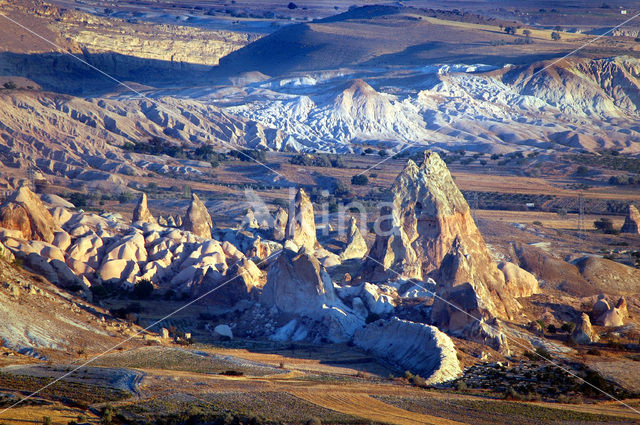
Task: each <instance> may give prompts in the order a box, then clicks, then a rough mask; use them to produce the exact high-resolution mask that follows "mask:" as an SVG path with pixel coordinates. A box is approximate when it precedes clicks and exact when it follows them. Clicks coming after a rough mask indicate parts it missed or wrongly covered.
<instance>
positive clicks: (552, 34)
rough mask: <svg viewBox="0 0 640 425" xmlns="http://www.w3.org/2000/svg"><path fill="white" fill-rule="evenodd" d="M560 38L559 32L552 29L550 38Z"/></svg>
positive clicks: (556, 39)
mask: <svg viewBox="0 0 640 425" xmlns="http://www.w3.org/2000/svg"><path fill="white" fill-rule="evenodd" d="M560 38H561V37H560V34H559V33H557V32H555V31H553V32H552V33H551V39H552V40H553V41H558V40H560Z"/></svg>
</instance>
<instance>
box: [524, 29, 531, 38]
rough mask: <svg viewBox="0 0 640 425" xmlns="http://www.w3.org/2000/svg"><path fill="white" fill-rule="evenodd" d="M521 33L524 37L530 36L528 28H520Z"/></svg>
mask: <svg viewBox="0 0 640 425" xmlns="http://www.w3.org/2000/svg"><path fill="white" fill-rule="evenodd" d="M522 35H524V36H525V37H527V38H529V37H530V36H531V31H530V30H528V29H524V30H522Z"/></svg>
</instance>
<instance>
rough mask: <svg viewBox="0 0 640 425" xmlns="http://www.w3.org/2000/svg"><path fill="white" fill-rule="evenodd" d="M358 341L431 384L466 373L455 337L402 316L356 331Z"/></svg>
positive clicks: (359, 345) (358, 343) (358, 345)
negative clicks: (462, 367)
mask: <svg viewBox="0 0 640 425" xmlns="http://www.w3.org/2000/svg"><path fill="white" fill-rule="evenodd" d="M353 342H354V344H355V345H356V346H357V347H360V348H362V349H363V350H366V351H368V352H370V353H372V354H374V355H376V356H378V357H381V358H383V359H385V360H387V361H389V362H390V363H392V364H395V365H397V366H399V367H400V368H401V369H405V370H409V371H411V372H412V373H414V374H417V375H420V376H422V377H423V378H425V379H426V381H427V384H438V383H441V382H447V381H451V380H453V379H455V378H457V377H458V376H460V375H461V374H462V370H461V368H460V363H459V362H458V358H457V355H456V350H455V347H454V345H453V341H451V338H449V337H448V336H447V335H445V334H444V333H442V332H440V331H439V330H438V329H437V328H436V327H434V326H429V325H425V324H422V323H414V322H410V321H407V320H400V319H398V318H397V317H394V318H392V319H391V320H389V321H386V320H378V321H376V322H373V323H370V324H369V325H367V326H366V327H365V328H363V329H360V330H358V331H356V333H355V336H354V339H353Z"/></svg>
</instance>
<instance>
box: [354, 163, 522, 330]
mask: <svg viewBox="0 0 640 425" xmlns="http://www.w3.org/2000/svg"><path fill="white" fill-rule="evenodd" d="M391 192H392V193H393V200H392V204H393V208H391V209H385V210H383V211H382V212H381V214H382V218H383V220H382V222H381V226H380V227H381V233H380V234H378V236H377V237H376V240H375V243H374V245H373V246H372V248H371V250H370V253H369V256H370V257H372V258H370V259H368V260H367V261H366V262H365V264H364V266H363V271H362V273H361V279H364V280H370V281H371V280H372V281H385V280H388V279H393V280H397V279H398V278H409V279H416V280H420V281H422V280H425V279H426V278H427V277H432V278H433V279H434V280H435V281H436V282H437V283H438V285H437V287H436V299H435V301H434V303H433V308H432V312H431V319H432V321H433V323H434V324H436V325H437V326H438V327H439V328H440V329H441V330H443V331H445V332H451V333H454V334H457V335H460V336H470V335H474V338H476V339H477V337H478V335H477V331H478V329H480V330H482V329H483V327H482V326H481V327H478V324H477V323H475V322H476V321H486V320H491V319H493V318H499V319H508V320H510V319H513V318H514V317H515V315H516V313H517V311H518V309H519V307H520V306H519V304H518V302H517V301H516V300H515V299H514V296H513V295H512V294H511V293H510V292H511V291H510V290H509V288H508V286H507V284H506V282H505V275H504V273H503V272H502V271H500V270H499V269H498V267H497V266H496V264H494V263H493V261H492V260H491V256H490V255H489V251H488V249H487V246H486V245H485V242H484V239H483V238H482V235H481V234H480V232H479V231H478V229H477V227H476V225H475V223H474V221H473V218H472V216H471V211H470V209H469V206H468V204H467V202H466V200H465V199H464V197H463V195H462V193H461V192H460V190H459V189H458V187H457V186H456V184H455V183H454V181H453V178H452V176H451V174H450V173H449V170H448V169H447V166H446V164H445V163H444V161H442V159H440V157H439V156H438V154H436V153H434V152H426V153H425V156H424V162H423V163H422V165H421V166H419V167H418V165H416V163H414V162H413V161H411V160H410V161H408V163H407V165H406V166H405V168H404V170H403V171H402V172H401V173H400V174H399V175H398V177H397V178H396V180H395V182H394V184H393V186H392V189H391ZM513 292H518V291H513ZM521 292H524V293H526V292H528V290H524V291H521ZM460 310H462V311H464V312H466V313H468V314H464V313H463V312H462V311H460Z"/></svg>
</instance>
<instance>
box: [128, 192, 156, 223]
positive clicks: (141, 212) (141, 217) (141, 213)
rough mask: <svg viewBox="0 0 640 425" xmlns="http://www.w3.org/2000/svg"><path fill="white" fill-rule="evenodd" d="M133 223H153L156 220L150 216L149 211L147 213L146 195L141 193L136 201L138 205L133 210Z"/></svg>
mask: <svg viewBox="0 0 640 425" xmlns="http://www.w3.org/2000/svg"><path fill="white" fill-rule="evenodd" d="M131 221H133V222H134V223H135V222H142V223H155V222H156V219H155V218H154V217H153V215H151V211H149V207H148V206H147V194H146V193H143V194H142V196H140V199H139V200H138V205H136V208H135V209H134V210H133V218H132V220H131Z"/></svg>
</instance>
